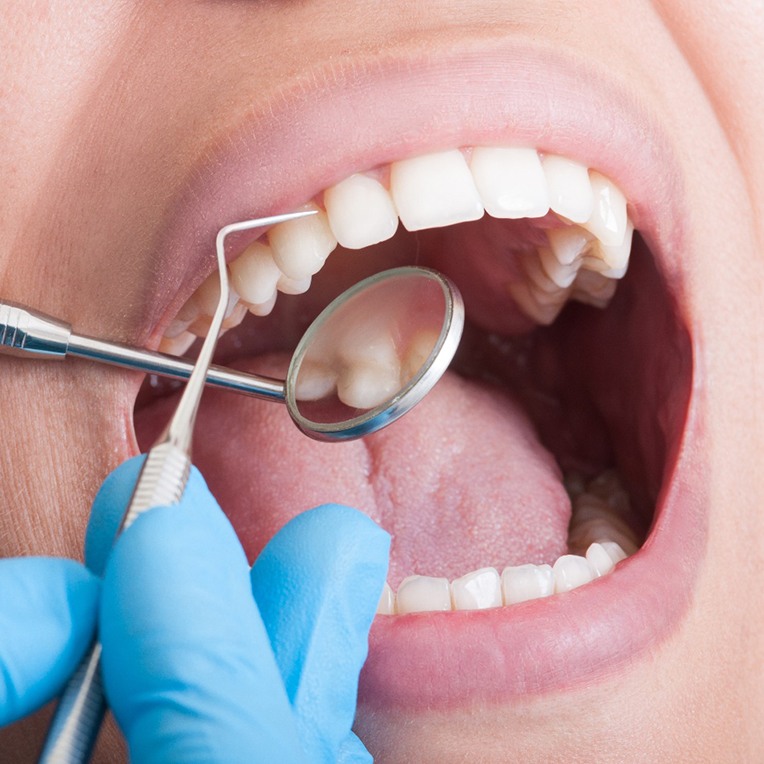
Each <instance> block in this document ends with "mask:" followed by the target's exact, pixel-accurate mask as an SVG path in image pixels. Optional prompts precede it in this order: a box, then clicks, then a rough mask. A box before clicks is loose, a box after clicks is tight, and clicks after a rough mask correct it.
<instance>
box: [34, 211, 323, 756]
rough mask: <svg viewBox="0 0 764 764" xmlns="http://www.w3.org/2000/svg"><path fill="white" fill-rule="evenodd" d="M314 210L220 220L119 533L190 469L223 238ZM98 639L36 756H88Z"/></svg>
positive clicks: (168, 500)
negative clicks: (187, 334)
mask: <svg viewBox="0 0 764 764" xmlns="http://www.w3.org/2000/svg"><path fill="white" fill-rule="evenodd" d="M311 214H314V211H313V210H306V211H301V212H295V213H288V214H286V215H276V216H272V217H268V218H262V219H258V220H246V221H243V222H239V223H232V224H230V225H227V226H224V227H223V228H221V229H220V231H219V232H218V235H217V238H216V240H215V248H216V252H217V264H218V271H219V276H220V298H219V300H218V305H217V308H216V309H215V315H214V316H213V317H212V322H211V324H210V329H209V332H208V334H207V336H206V337H205V340H204V343H203V345H202V348H201V350H200V351H199V357H198V358H197V360H196V363H195V364H194V367H193V371H192V372H191V376H190V377H189V380H188V384H187V385H186V388H185V390H184V391H183V395H182V397H181V399H180V402H179V404H178V407H177V409H176V410H175V413H174V414H173V416H172V419H171V420H170V423H169V425H168V426H167V429H166V430H165V432H164V433H163V435H161V436H160V438H159V440H158V441H157V443H156V444H155V445H154V446H152V448H151V450H150V451H149V452H148V454H147V456H146V461H145V462H144V464H143V467H142V469H141V472H140V475H139V476H138V482H137V483H136V485H135V490H134V492H133V496H132V498H131V500H130V504H129V506H128V508H127V511H126V512H125V514H124V516H123V518H122V523H121V525H120V528H119V531H118V533H120V532H121V531H123V530H124V529H126V528H128V527H129V526H130V525H131V524H132V523H133V522H134V520H135V519H136V518H137V517H138V516H139V515H141V514H142V513H143V512H146V511H147V510H149V509H151V508H152V507H157V506H167V505H172V504H177V503H178V502H179V501H180V500H181V498H182V496H183V492H184V491H185V488H186V484H187V482H188V476H189V472H190V469H191V441H192V436H193V431H194V423H195V421H196V414H197V411H198V409H199V403H200V400H201V396H202V392H203V391H204V383H205V378H206V377H207V372H208V369H209V366H210V362H211V360H212V355H213V353H214V352H215V346H216V345H217V340H218V335H219V334H220V328H221V325H222V323H223V320H224V318H225V312H226V307H227V305H228V296H229V293H230V287H229V284H228V272H227V268H226V262H225V238H226V236H228V234H230V233H234V232H236V231H244V230H248V229H251V228H259V227H261V226H265V225H272V224H275V223H280V222H282V221H285V220H292V219H294V218H299V217H304V216H306V215H311ZM100 660H101V644H100V642H98V641H97V640H95V641H94V643H93V645H92V647H91V649H90V650H89V651H88V653H87V654H86V655H85V657H84V658H83V660H82V662H81V663H80V665H79V667H78V669H77V671H76V672H75V673H74V675H73V676H72V677H71V679H70V680H69V682H68V684H67V686H66V687H65V688H64V692H63V694H62V695H61V698H60V700H59V704H58V707H57V708H56V711H55V714H54V715H53V719H52V721H51V725H50V728H49V730H48V735H47V738H46V740H45V745H44V747H43V751H42V754H41V755H40V759H39V761H40V762H44V763H45V764H75V763H77V764H79V763H84V762H87V761H88V760H89V759H90V754H91V752H92V750H93V746H94V744H95V740H96V737H97V736H98V731H99V728H100V726H101V721H102V720H103V716H104V713H105V711H106V699H105V697H104V689H103V681H102V678H101V672H100Z"/></svg>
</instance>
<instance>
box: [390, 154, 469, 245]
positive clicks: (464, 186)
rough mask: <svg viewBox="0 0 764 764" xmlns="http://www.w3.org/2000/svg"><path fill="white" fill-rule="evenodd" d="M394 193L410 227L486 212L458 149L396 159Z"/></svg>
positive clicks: (432, 225) (435, 225) (459, 220)
mask: <svg viewBox="0 0 764 764" xmlns="http://www.w3.org/2000/svg"><path fill="white" fill-rule="evenodd" d="M390 193H391V194H392V197H393V201H394V202H395V206H396V208H397V209H398V214H399V215H400V218H401V222H402V223H403V225H404V226H405V227H406V228H407V229H408V230H409V231H419V230H421V229H423V228H438V227H442V226H447V225H453V224H455V223H462V222H464V221H466V220H477V219H479V218H481V217H482V216H483V205H482V203H481V201H480V195H479V194H478V192H477V189H476V188H475V182H474V181H473V179H472V174H471V173H470V171H469V167H467V162H466V161H465V159H464V156H463V154H462V153H461V151H459V150H458V149H452V150H451V151H442V152H438V153H434V154H425V155H423V156H418V157H412V158H411V159H404V160H402V161H400V162H393V164H392V165H391V166H390Z"/></svg>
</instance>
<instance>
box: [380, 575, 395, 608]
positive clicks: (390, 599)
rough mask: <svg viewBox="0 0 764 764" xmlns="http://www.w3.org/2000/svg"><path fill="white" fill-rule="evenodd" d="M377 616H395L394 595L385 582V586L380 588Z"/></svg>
mask: <svg viewBox="0 0 764 764" xmlns="http://www.w3.org/2000/svg"><path fill="white" fill-rule="evenodd" d="M377 614H378V615H395V595H394V594H393V590H392V589H391V588H390V584H388V583H387V581H385V585H384V586H383V587H382V594H381V595H380V597H379V604H378V605H377Z"/></svg>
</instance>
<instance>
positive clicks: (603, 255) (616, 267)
mask: <svg viewBox="0 0 764 764" xmlns="http://www.w3.org/2000/svg"><path fill="white" fill-rule="evenodd" d="M633 236H634V226H633V224H632V223H631V221H628V222H627V224H626V235H625V236H624V237H623V242H622V243H621V244H620V245H618V246H605V245H604V244H600V243H599V242H595V243H594V245H593V247H592V252H593V254H595V255H596V256H597V257H598V258H599V259H600V260H602V262H603V264H604V265H605V267H604V268H602V269H601V270H600V273H601V274H602V275H603V276H607V277H608V278H610V279H620V278H623V276H625V275H626V271H627V270H628V268H629V255H630V254H631V241H632V238H633Z"/></svg>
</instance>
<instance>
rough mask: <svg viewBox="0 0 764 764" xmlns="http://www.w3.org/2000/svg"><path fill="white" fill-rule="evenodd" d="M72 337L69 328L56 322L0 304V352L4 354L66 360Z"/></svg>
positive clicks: (35, 313) (28, 311)
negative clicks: (28, 354)
mask: <svg viewBox="0 0 764 764" xmlns="http://www.w3.org/2000/svg"><path fill="white" fill-rule="evenodd" d="M71 333H72V332H71V329H70V327H69V326H68V324H65V323H63V322H62V321H58V320H56V319H55V318H50V317H49V316H45V315H43V314H42V313H37V312H35V311H32V310H27V309H26V308H17V307H16V306H15V305H11V304H9V303H0V348H5V349H6V350H4V352H8V351H11V352H12V353H13V354H15V355H26V354H27V353H34V354H35V355H37V356H47V357H51V356H52V357H56V358H63V357H64V356H65V355H66V351H67V348H68V345H69V338H70V337H71Z"/></svg>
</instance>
